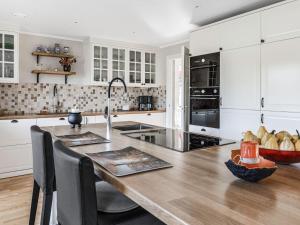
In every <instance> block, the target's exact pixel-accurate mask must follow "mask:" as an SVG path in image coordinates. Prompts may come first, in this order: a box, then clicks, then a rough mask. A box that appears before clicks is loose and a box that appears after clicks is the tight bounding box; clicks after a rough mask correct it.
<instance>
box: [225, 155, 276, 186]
mask: <svg viewBox="0 0 300 225" xmlns="http://www.w3.org/2000/svg"><path fill="white" fill-rule="evenodd" d="M239 155H240V150H232V151H231V159H230V160H228V161H227V162H225V165H226V166H227V168H228V169H229V170H230V171H231V173H232V174H233V175H234V176H236V177H238V178H240V179H243V180H246V181H249V182H258V181H260V180H262V179H265V178H267V177H269V176H271V175H272V174H273V173H274V172H275V170H276V169H277V166H276V165H275V163H274V162H272V161H269V160H266V159H264V158H263V157H260V163H258V164H251V165H250V164H241V163H240V156H239Z"/></svg>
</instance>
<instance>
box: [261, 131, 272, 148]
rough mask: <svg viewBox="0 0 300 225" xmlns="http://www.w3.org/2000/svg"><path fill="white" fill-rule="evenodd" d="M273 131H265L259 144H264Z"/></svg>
mask: <svg viewBox="0 0 300 225" xmlns="http://www.w3.org/2000/svg"><path fill="white" fill-rule="evenodd" d="M274 133H275V130H273V131H272V132H271V133H268V132H266V133H265V134H264V136H263V137H262V139H261V145H263V146H264V145H265V144H266V143H267V141H268V140H269V139H270V138H271V137H272V135H273V134H274Z"/></svg>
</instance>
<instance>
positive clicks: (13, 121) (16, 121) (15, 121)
mask: <svg viewBox="0 0 300 225" xmlns="http://www.w3.org/2000/svg"><path fill="white" fill-rule="evenodd" d="M10 122H11V123H18V122H19V121H18V120H12V121H10Z"/></svg>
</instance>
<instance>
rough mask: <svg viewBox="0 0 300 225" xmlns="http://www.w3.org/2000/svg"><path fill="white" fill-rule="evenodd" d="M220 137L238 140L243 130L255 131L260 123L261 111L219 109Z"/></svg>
mask: <svg viewBox="0 0 300 225" xmlns="http://www.w3.org/2000/svg"><path fill="white" fill-rule="evenodd" d="M220 115H221V116H220V117H221V118H220V137H222V138H227V139H231V140H235V141H240V140H241V139H242V137H243V134H242V133H243V132H245V131H247V130H252V131H254V132H256V131H257V130H258V128H259V126H260V124H261V112H260V111H254V110H253V111H251V110H235V109H221V114H220Z"/></svg>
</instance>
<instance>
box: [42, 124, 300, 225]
mask: <svg viewBox="0 0 300 225" xmlns="http://www.w3.org/2000/svg"><path fill="white" fill-rule="evenodd" d="M125 123H127V122H122V123H117V124H118V125H119V124H125ZM46 129H47V130H49V131H50V132H51V133H52V134H53V135H63V134H74V133H79V132H85V131H92V132H95V133H97V134H99V135H102V136H104V137H105V133H106V129H105V125H104V124H101V125H99V124H97V125H86V126H83V127H82V129H81V130H79V129H74V130H72V129H70V127H69V126H58V127H48V128H46ZM126 146H133V147H136V148H138V149H140V150H141V151H144V152H147V153H149V154H152V155H154V156H156V157H159V158H160V159H163V160H165V161H167V162H169V163H171V164H173V165H174V167H172V168H168V169H162V170H158V171H152V172H147V173H141V174H136V175H132V176H127V177H119V178H118V177H114V176H113V175H111V174H110V173H109V172H107V171H106V170H104V169H102V168H101V167H100V166H97V165H95V170H96V172H98V173H99V174H101V175H102V177H103V178H104V179H105V180H107V181H108V182H110V183H111V184H113V185H114V186H115V187H116V188H118V190H119V191H121V192H123V193H124V194H125V195H127V196H128V197H129V198H131V199H133V200H134V201H135V202H137V203H138V204H139V205H141V206H142V207H144V208H145V209H146V210H148V211H149V212H151V213H152V214H153V215H155V216H156V217H158V218H160V219H161V220H162V221H164V222H165V223H167V224H193V225H194V224H195V225H196V224H197V225H202V224H205V225H223V224H231V225H235V224H239V225H242V224H243V225H248V224H249V225H277V224H278V225H283V224H288V225H296V224H300V165H299V164H295V165H292V166H279V168H278V170H277V171H276V172H275V173H274V174H273V175H272V176H271V177H269V178H267V179H265V180H262V181H261V182H259V183H248V182H245V181H242V180H240V179H238V178H236V177H234V176H233V175H232V174H231V173H230V171H229V170H228V169H227V168H226V166H225V165H224V162H225V161H227V160H228V158H229V156H230V150H231V149H234V148H237V147H238V145H237V144H235V145H227V146H222V147H212V148H209V149H201V150H196V151H191V152H187V153H180V152H176V151H172V150H169V149H166V148H163V147H159V146H156V145H153V144H150V143H146V142H142V141H138V140H135V139H131V138H129V137H126V136H123V135H121V134H120V132H119V131H117V130H113V134H112V143H110V144H100V145H89V146H82V147H76V148H72V149H73V150H74V151H76V152H80V153H87V152H99V151H108V150H117V149H121V148H124V147H126Z"/></svg>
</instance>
